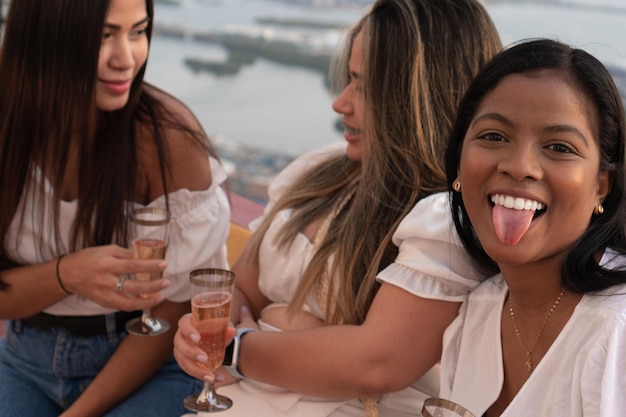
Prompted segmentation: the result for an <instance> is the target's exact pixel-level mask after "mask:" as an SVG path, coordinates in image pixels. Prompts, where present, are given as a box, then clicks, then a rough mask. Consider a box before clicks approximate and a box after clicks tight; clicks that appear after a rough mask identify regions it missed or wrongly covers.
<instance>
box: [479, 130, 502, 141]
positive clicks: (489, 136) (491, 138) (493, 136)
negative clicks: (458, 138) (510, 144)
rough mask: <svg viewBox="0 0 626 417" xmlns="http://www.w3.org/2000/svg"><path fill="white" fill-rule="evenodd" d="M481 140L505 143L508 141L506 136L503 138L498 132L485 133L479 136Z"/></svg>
mask: <svg viewBox="0 0 626 417" xmlns="http://www.w3.org/2000/svg"><path fill="white" fill-rule="evenodd" d="M478 138H479V139H485V140H488V141H490V142H504V141H505V140H506V138H505V137H504V136H502V135H501V134H499V133H496V132H488V133H483V134H481V135H479V136H478Z"/></svg>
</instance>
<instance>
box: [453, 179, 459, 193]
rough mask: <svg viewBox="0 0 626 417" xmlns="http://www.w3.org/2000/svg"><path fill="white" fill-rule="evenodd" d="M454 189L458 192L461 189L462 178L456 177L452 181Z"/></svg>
mask: <svg viewBox="0 0 626 417" xmlns="http://www.w3.org/2000/svg"><path fill="white" fill-rule="evenodd" d="M452 189H453V190H454V191H456V192H457V193H458V192H459V191H461V180H460V179H458V178H457V179H455V180H454V182H453V183H452Z"/></svg>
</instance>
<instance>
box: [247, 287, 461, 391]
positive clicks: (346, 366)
mask: <svg viewBox="0 0 626 417" xmlns="http://www.w3.org/2000/svg"><path fill="white" fill-rule="evenodd" d="M388 287H389V286H387V288H386V289H385V290H384V291H383V294H380V292H379V295H377V300H375V303H374V304H373V305H372V308H371V309H370V313H369V314H368V318H367V319H366V321H365V322H364V323H363V324H362V325H360V326H345V325H344V326H326V327H322V328H318V329H311V330H307V331H298V332H283V333H274V332H257V333H251V334H248V335H246V336H245V337H244V338H243V341H242V344H241V356H240V360H239V363H240V366H239V370H240V371H241V372H242V373H243V374H244V375H245V376H246V377H248V378H251V379H255V380H258V381H261V382H265V383H270V384H273V385H277V386H281V387H284V388H287V389H290V390H293V391H296V392H301V393H304V394H308V395H316V396H324V397H344V398H345V397H354V398H356V397H364V396H371V395H378V394H382V393H386V392H391V391H397V390H400V389H403V388H405V387H407V386H409V385H410V384H412V383H413V382H414V381H416V380H417V379H419V378H420V377H422V376H423V375H424V374H425V373H426V372H427V371H428V370H429V369H430V368H431V367H432V366H433V365H434V364H435V363H437V361H438V360H439V358H440V356H441V344H442V337H443V332H444V330H445V328H446V327H447V326H448V324H449V323H450V322H451V321H452V320H453V318H454V317H455V316H456V313H457V311H458V303H449V302H444V301H435V300H426V299H422V298H419V297H416V296H414V295H411V294H408V293H406V292H404V291H403V290H400V289H397V288H395V289H394V288H391V289H390V288H388Z"/></svg>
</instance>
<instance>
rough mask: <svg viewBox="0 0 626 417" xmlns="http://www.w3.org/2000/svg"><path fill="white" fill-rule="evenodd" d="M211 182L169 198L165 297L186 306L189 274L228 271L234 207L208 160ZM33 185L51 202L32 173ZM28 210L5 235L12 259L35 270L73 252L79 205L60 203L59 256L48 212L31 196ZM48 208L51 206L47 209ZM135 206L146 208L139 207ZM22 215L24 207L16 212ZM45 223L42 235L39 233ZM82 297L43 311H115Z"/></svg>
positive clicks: (216, 166) (160, 202)
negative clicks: (203, 270) (71, 239)
mask: <svg viewBox="0 0 626 417" xmlns="http://www.w3.org/2000/svg"><path fill="white" fill-rule="evenodd" d="M209 162H210V164H211V175H212V180H213V181H212V183H211V186H210V187H209V188H208V189H206V190H203V191H189V190H187V189H180V190H177V191H174V192H172V193H170V194H169V195H168V198H169V203H170V212H171V220H170V233H169V244H168V248H167V252H166V255H165V259H166V261H167V264H168V266H167V269H166V270H165V272H164V278H166V279H168V280H169V281H170V282H171V285H170V286H169V287H168V288H166V289H164V290H163V291H162V294H163V296H164V297H165V298H166V299H168V300H171V301H174V302H183V301H187V300H189V299H190V298H191V296H190V290H189V272H190V271H192V270H193V269H197V268H206V267H215V268H227V267H228V262H227V260H226V246H225V242H226V239H227V237H228V230H229V220H230V206H229V203H228V198H227V196H226V193H225V191H224V190H223V188H222V187H221V185H222V184H223V183H224V181H226V179H227V175H226V171H225V170H224V168H223V167H222V166H221V164H220V163H219V162H218V161H217V160H216V159H214V158H212V157H210V158H209ZM33 180H34V181H36V182H39V184H40V185H43V187H44V190H45V191H46V197H50V198H51V197H52V187H51V185H50V183H49V182H48V181H47V180H46V179H45V177H44V176H43V175H41V173H39V172H35V173H34V174H33ZM21 204H22V205H25V207H24V208H25V213H26V215H25V218H24V223H23V225H22V228H21V230H19V226H20V219H19V215H16V217H15V218H14V219H13V223H12V225H11V227H10V229H9V232H8V234H7V239H6V242H7V250H8V254H9V256H11V258H13V259H14V260H15V261H17V262H19V263H20V264H23V265H33V264H37V263H42V262H45V261H49V260H50V259H52V258H54V257H57V256H59V255H61V254H63V253H67V251H68V250H69V249H68V248H69V237H70V232H71V227H72V223H73V221H74V218H75V216H76V211H77V208H78V202H77V201H62V202H61V206H60V214H59V225H58V227H59V232H60V238H61V244H62V249H63V252H62V253H58V252H57V249H56V243H55V238H54V234H53V233H51V232H50V231H51V230H54V226H53V224H52V223H51V220H50V213H43V212H42V211H43V209H42V207H41V205H39V204H35V201H34V199H33V197H32V196H26V198H25V199H23V201H22V202H21ZM48 206H51V205H50V204H48ZM136 207H143V206H142V205H141V204H136ZM145 207H165V196H161V197H159V198H157V199H156V200H154V201H152V202H150V203H149V204H148V205H147V206H145ZM18 213H21V207H20V208H19V209H18ZM41 219H43V230H40V229H39V227H40V224H41ZM114 311H115V310H112V309H110V308H104V307H101V306H99V305H98V304H96V303H95V302H93V301H91V300H88V299H86V298H84V297H82V296H80V295H78V294H74V295H71V296H69V297H66V298H65V299H64V300H62V301H60V302H58V303H56V304H54V305H52V306H50V307H48V308H47V309H45V312H46V313H49V314H55V315H99V314H107V313H111V312H114Z"/></svg>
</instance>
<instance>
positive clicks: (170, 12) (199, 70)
mask: <svg viewBox="0 0 626 417" xmlns="http://www.w3.org/2000/svg"><path fill="white" fill-rule="evenodd" d="M371 3H372V1H371V0H157V4H156V11H155V31H156V33H155V36H154V38H153V43H152V50H151V55H150V61H149V64H148V72H147V77H146V78H147V80H148V81H150V82H152V83H154V84H156V85H158V86H160V87H162V88H164V89H166V90H167V91H169V92H171V93H173V94H175V95H176V96H178V97H179V98H181V99H182V100H184V101H185V102H186V103H187V104H188V105H189V106H190V107H191V108H192V109H193V110H194V112H195V113H196V115H197V116H198V118H199V119H200V121H201V122H202V124H203V126H204V128H205V129H206V131H207V133H208V134H209V135H210V136H211V139H212V140H213V143H214V144H215V145H216V146H217V148H218V151H219V153H220V155H221V157H222V159H223V160H224V163H225V164H226V165H227V166H228V168H229V171H230V172H231V177H232V179H231V182H230V187H231V189H232V190H233V191H235V192H237V193H239V194H241V195H244V196H246V197H249V198H251V199H254V200H257V201H261V202H262V201H264V199H265V198H266V194H265V193H266V187H267V183H268V182H269V180H270V179H271V178H273V177H274V176H275V175H276V173H277V172H278V171H279V170H280V169H282V168H283V167H284V166H285V165H286V164H287V163H288V162H289V161H290V160H292V159H293V158H294V157H295V156H297V155H300V154H302V153H304V152H307V151H309V150H312V149H314V148H318V147H320V146H323V145H325V144H328V143H331V142H335V141H341V140H343V139H342V133H341V131H340V127H339V126H338V125H339V124H340V122H339V117H338V116H337V115H336V114H335V113H334V112H333V111H332V108H331V104H332V100H333V97H332V95H331V92H330V90H329V88H328V83H327V73H328V62H329V60H330V57H331V55H332V54H333V53H334V52H336V51H337V50H338V49H339V47H340V44H341V42H342V41H343V35H344V34H345V32H346V29H347V28H348V27H349V26H350V25H351V24H352V23H354V22H356V21H357V20H358V19H359V18H360V16H361V15H362V13H363V11H364V10H365V8H366V7H367V6H368V5H369V4H371ZM485 4H486V7H487V9H488V11H489V13H490V14H491V16H492V18H493V19H494V21H495V23H496V26H497V27H498V30H499V32H500V34H501V37H502V40H503V43H504V44H505V45H506V44H510V43H512V42H514V41H517V40H520V39H523V38H529V37H538V36H545V37H550V38H556V39H559V40H562V41H565V42H568V43H570V44H572V45H574V46H576V47H580V48H583V49H585V50H587V51H589V52H591V53H592V54H594V55H595V56H596V57H597V58H599V59H600V60H601V61H603V62H604V63H605V64H606V65H607V66H608V67H609V68H610V69H611V71H612V73H613V74H614V77H615V79H616V81H617V82H618V84H619V85H620V88H621V90H622V91H623V96H624V97H626V42H624V39H625V38H626V25H625V24H624V22H625V21H626V1H625V0H570V1H566V0H562V1H557V0H553V1H550V0H545V1H523V0H522V1H513V0H509V1H503V0H500V1H487V2H486V3H485Z"/></svg>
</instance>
